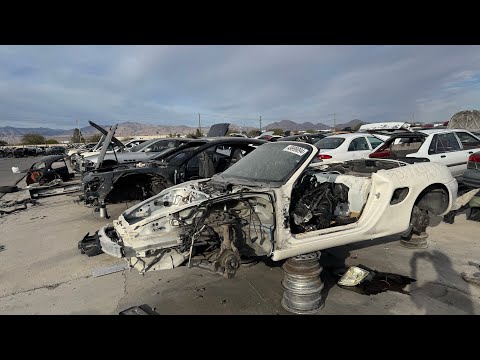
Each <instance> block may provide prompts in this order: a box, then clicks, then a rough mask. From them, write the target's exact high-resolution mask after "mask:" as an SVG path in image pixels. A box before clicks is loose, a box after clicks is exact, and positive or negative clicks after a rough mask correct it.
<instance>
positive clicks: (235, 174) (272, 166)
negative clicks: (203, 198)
mask: <svg viewBox="0 0 480 360" xmlns="http://www.w3.org/2000/svg"><path fill="white" fill-rule="evenodd" d="M267 145H268V146H265V145H263V146H259V147H258V148H257V150H255V151H253V152H251V153H250V154H248V155H247V156H245V158H243V159H242V161H239V162H237V163H235V164H234V165H232V166H231V167H230V168H228V169H227V170H225V171H224V172H223V173H222V177H223V178H225V179H228V178H236V179H246V180H249V181H252V182H274V183H275V182H277V183H284V182H286V181H287V180H288V178H289V177H290V176H291V175H292V174H293V173H294V172H295V170H296V169H298V168H299V167H300V166H301V165H302V164H303V163H304V161H305V160H306V159H307V158H308V156H309V155H310V153H311V152H312V148H311V147H310V146H308V145H307V144H302V143H297V144H295V145H287V144H285V143H284V142H278V143H271V144H267Z"/></svg>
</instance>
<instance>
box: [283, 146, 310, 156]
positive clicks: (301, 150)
mask: <svg viewBox="0 0 480 360" xmlns="http://www.w3.org/2000/svg"><path fill="white" fill-rule="evenodd" d="M283 151H288V152H290V153H292V154H296V155H298V156H303V155H305V154H306V153H307V152H308V150H307V149H305V148H303V147H301V146H296V145H288V146H287V147H286V148H285V149H283Z"/></svg>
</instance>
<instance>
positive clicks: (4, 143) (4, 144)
mask: <svg viewBox="0 0 480 360" xmlns="http://www.w3.org/2000/svg"><path fill="white" fill-rule="evenodd" d="M6 145H8V143H7V142H6V141H3V140H0V146H6Z"/></svg>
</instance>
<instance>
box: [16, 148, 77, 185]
mask: <svg viewBox="0 0 480 360" xmlns="http://www.w3.org/2000/svg"><path fill="white" fill-rule="evenodd" d="M73 176H74V174H73V173H71V172H70V171H69V169H68V166H67V163H66V162H65V158H64V155H50V156H45V157H43V158H41V159H39V160H38V161H37V162H35V163H34V164H33V165H32V166H31V167H30V169H28V171H27V176H26V177H25V181H26V183H27V185H31V184H34V183H38V184H40V185H43V184H46V183H48V182H50V181H53V180H55V179H61V180H62V181H68V180H70V179H71V178H73Z"/></svg>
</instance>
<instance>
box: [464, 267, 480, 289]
mask: <svg viewBox="0 0 480 360" xmlns="http://www.w3.org/2000/svg"><path fill="white" fill-rule="evenodd" d="M468 265H471V266H474V267H475V268H476V269H477V270H480V264H478V263H474V262H472V261H469V262H468ZM460 275H461V276H462V279H463V280H465V281H466V282H468V283H470V284H474V285H480V272H478V271H477V272H472V271H469V272H462V273H461V274H460Z"/></svg>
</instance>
